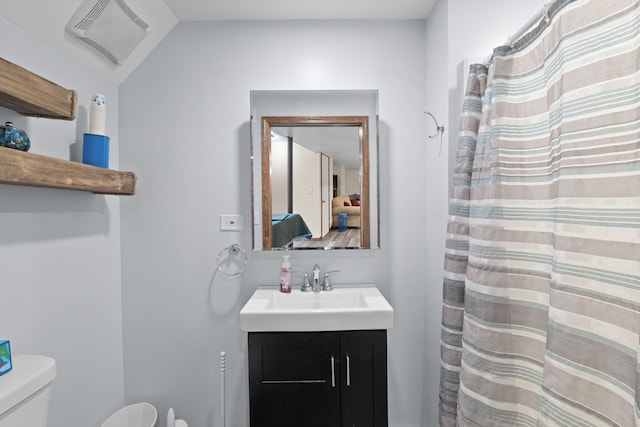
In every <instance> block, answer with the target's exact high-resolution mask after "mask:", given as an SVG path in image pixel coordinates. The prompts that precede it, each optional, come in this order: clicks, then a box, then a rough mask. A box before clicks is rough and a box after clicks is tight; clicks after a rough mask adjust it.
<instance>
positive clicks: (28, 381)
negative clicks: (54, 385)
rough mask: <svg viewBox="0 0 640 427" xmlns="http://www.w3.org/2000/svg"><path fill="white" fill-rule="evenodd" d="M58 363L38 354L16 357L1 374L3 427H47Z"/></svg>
mask: <svg viewBox="0 0 640 427" xmlns="http://www.w3.org/2000/svg"><path fill="white" fill-rule="evenodd" d="M55 377H56V362H55V360H53V359H52V358H50V357H47V356H39V355H36V354H23V355H16V356H13V369H12V370H11V371H9V372H8V373H7V374H5V375H3V376H2V377H0V427H46V425H47V414H48V412H49V397H50V396H51V382H52V381H53V379H54V378H55Z"/></svg>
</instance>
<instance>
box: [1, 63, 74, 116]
mask: <svg viewBox="0 0 640 427" xmlns="http://www.w3.org/2000/svg"><path fill="white" fill-rule="evenodd" d="M0 106H3V107H5V108H9V109H11V110H13V111H16V112H18V113H20V114H23V115H25V116H32V117H46V118H49V119H63V120H75V118H76V111H77V109H78V95H77V93H76V92H75V91H74V90H69V89H65V88H63V87H61V86H58V85H57V84H55V83H53V82H50V81H49V80H47V79H44V78H42V77H40V76H39V75H37V74H34V73H32V72H31V71H29V70H27V69H25V68H22V67H20V66H19V65H16V64H13V63H11V62H9V61H7V60H5V59H3V58H0Z"/></svg>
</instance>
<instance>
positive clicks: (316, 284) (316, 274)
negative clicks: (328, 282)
mask: <svg viewBox="0 0 640 427" xmlns="http://www.w3.org/2000/svg"><path fill="white" fill-rule="evenodd" d="M311 283H312V284H311V289H312V290H313V292H320V291H321V290H322V286H321V284H320V267H319V266H318V264H316V265H314V266H313V281H312V282H311Z"/></svg>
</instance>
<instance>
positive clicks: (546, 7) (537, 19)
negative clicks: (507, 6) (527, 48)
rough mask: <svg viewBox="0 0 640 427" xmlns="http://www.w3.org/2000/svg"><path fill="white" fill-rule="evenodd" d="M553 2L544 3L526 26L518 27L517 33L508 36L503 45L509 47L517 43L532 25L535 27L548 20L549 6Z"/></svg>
mask: <svg viewBox="0 0 640 427" xmlns="http://www.w3.org/2000/svg"><path fill="white" fill-rule="evenodd" d="M553 1H554V0H551V1H548V2H547V3H545V5H544V6H542V9H540V10H539V11H538V12H537V13H536V14H535V15H533V16H532V17H531V19H529V21H527V23H526V24H524V25H523V26H522V27H520V29H519V30H518V31H516V32H515V33H514V34H512V35H510V36H509V37H508V38H507V41H506V42H505V45H508V46H509V45H511V44H513V43H514V42H515V41H517V40H518V39H519V38H520V37H522V36H524V35H525V33H526V32H527V31H529V29H531V27H533V26H534V25H537V24H538V23H539V22H540V20H541V19H545V20H548V19H549V16H548V13H549V8H550V7H551V4H552V3H553Z"/></svg>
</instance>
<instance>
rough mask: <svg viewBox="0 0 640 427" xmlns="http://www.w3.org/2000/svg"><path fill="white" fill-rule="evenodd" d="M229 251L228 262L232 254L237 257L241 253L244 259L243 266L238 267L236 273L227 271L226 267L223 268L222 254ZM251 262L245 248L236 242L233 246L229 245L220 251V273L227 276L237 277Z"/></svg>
mask: <svg viewBox="0 0 640 427" xmlns="http://www.w3.org/2000/svg"><path fill="white" fill-rule="evenodd" d="M225 252H226V253H227V258H226V261H227V262H228V261H229V260H230V259H231V257H232V256H234V257H236V256H238V254H240V255H241V256H242V257H243V258H244V260H243V261H242V262H241V266H240V268H239V269H238V271H236V272H235V273H227V272H226V271H224V269H223V268H222V261H221V259H222V255H223V254H224V253H225ZM248 263H249V258H247V253H246V252H245V250H244V249H242V248H241V247H240V245H238V244H236V243H234V244H232V245H231V246H228V247H226V248H224V249H222V250H221V251H220V252H219V253H218V262H217V265H218V271H220V273H222V274H223V275H224V276H225V277H229V278H232V279H233V278H236V277H238V276H240V275H241V274H242V273H243V272H244V270H245V269H246V268H247V264H248Z"/></svg>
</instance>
